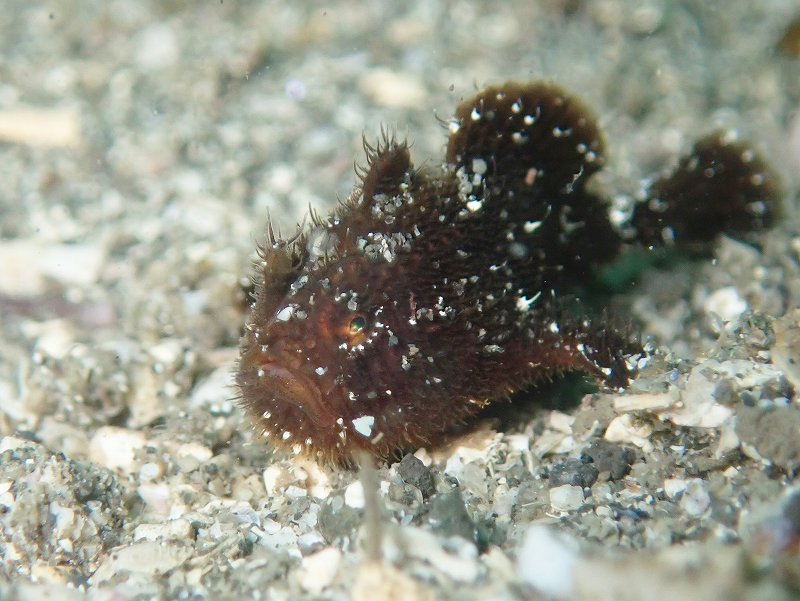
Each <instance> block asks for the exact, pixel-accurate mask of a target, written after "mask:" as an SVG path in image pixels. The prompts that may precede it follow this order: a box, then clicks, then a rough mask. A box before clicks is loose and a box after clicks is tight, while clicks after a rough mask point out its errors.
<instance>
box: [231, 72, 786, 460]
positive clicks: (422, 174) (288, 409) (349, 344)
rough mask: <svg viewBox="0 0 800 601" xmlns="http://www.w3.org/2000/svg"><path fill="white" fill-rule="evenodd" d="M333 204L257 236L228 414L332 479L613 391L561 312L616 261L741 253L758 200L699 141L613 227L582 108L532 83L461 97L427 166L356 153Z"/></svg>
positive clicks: (736, 169) (598, 151)
mask: <svg viewBox="0 0 800 601" xmlns="http://www.w3.org/2000/svg"><path fill="white" fill-rule="evenodd" d="M364 147H365V150H366V154H367V160H366V166H365V167H364V168H362V169H359V170H357V171H358V176H359V179H360V181H359V182H358V184H357V186H356V187H355V189H354V190H353V192H352V194H351V195H350V196H349V198H347V199H346V200H345V201H343V202H341V203H340V205H339V206H338V207H337V208H336V210H335V211H334V212H333V213H332V214H331V215H330V216H328V217H326V218H320V217H319V216H318V215H315V214H313V213H312V215H311V219H310V222H309V224H307V225H306V226H305V227H304V228H301V229H300V231H299V232H298V234H297V235H295V236H294V237H292V238H291V239H288V240H283V239H278V238H276V236H275V234H274V233H273V229H272V227H271V226H268V227H267V242H266V244H265V245H264V246H263V247H262V248H260V249H259V250H260V253H259V259H260V260H259V261H258V264H257V274H256V276H255V293H254V297H255V298H254V304H253V306H252V309H251V312H250V315H249V317H248V319H247V322H246V325H245V331H244V335H243V338H242V342H241V357H240V360H239V366H238V373H237V378H236V379H237V384H238V387H239V390H240V393H241V400H240V402H241V405H242V406H243V407H244V408H245V409H246V410H247V411H248V412H249V414H250V415H251V417H252V419H253V421H254V423H255V425H256V428H257V429H258V430H259V431H260V432H262V433H263V434H264V435H265V436H266V438H267V439H268V441H269V442H270V444H271V445H272V446H273V447H275V448H277V449H279V450H283V451H285V452H289V453H297V454H305V455H308V456H311V457H314V458H316V459H317V460H318V461H320V462H321V463H330V464H350V463H353V462H354V460H355V457H356V454H357V453H360V452H361V451H367V452H368V453H370V454H373V455H375V456H377V457H378V458H381V459H392V458H396V457H399V456H400V455H401V454H402V453H403V452H407V451H413V450H415V449H417V448H419V447H420V446H427V445H436V444H437V443H440V442H441V441H442V440H444V439H445V437H447V436H448V435H449V434H450V433H451V432H452V431H453V430H454V429H455V428H458V427H461V426H463V425H464V424H465V423H468V422H469V420H470V419H472V418H474V417H475V415H476V414H477V413H478V412H479V411H480V410H481V409H482V408H484V407H486V406H487V405H488V404H489V403H492V402H494V401H497V400H499V399H506V398H508V396H509V395H510V394H511V393H514V392H516V391H519V390H521V389H524V388H526V387H529V386H530V385H533V384H536V383H537V382H541V381H543V380H548V379H550V378H552V377H554V376H556V375H558V374H561V373H563V372H568V371H579V372H584V373H586V374H589V375H590V376H592V377H594V378H596V379H597V380H598V381H599V382H600V383H603V384H606V385H609V386H617V387H619V386H624V385H625V384H627V382H628V379H629V377H630V376H631V375H632V374H631V372H630V369H629V367H628V362H627V361H626V359H627V358H629V356H630V354H631V353H634V352H635V351H636V350H637V349H636V348H635V343H633V342H632V341H631V339H630V338H629V337H628V336H626V335H624V334H622V333H620V332H619V331H617V330H615V329H614V328H612V327H610V326H608V325H606V324H604V323H597V322H593V321H590V320H587V319H584V318H577V317H570V314H569V312H568V311H565V310H564V306H563V301H562V299H563V298H564V297H565V295H569V294H571V293H574V292H575V290H576V289H577V287H578V286H579V285H580V284H581V283H586V282H587V281H588V280H590V279H591V278H592V277H593V274H594V273H595V272H596V270H597V269H598V268H599V267H601V266H602V265H604V264H606V263H607V262H609V261H611V260H613V259H615V258H616V257H617V256H618V255H619V254H620V252H621V251H622V249H623V248H624V247H625V246H626V245H630V244H635V245H641V246H643V247H645V248H655V247H659V246H665V245H674V246H678V247H681V246H684V247H689V248H703V247H705V246H708V245H710V244H712V243H713V241H714V239H715V238H716V237H717V236H718V235H719V234H721V233H725V234H728V235H732V236H735V237H739V238H744V239H745V240H751V241H752V240H754V236H755V235H756V233H757V232H759V230H762V229H764V228H766V227H768V226H770V225H771V223H772V222H773V221H774V219H775V213H776V210H775V205H776V201H775V197H776V186H775V181H774V178H773V176H772V175H771V174H770V172H769V171H768V170H767V168H766V167H765V165H764V163H763V162H762V160H761V159H759V158H758V157H757V156H756V154H755V153H754V152H753V151H752V150H751V149H750V148H749V147H747V146H745V145H743V144H741V143H738V142H735V141H733V140H732V138H731V136H728V135H725V134H721V133H715V134H712V135H709V136H708V137H705V138H703V139H701V140H700V141H698V142H697V143H696V145H695V146H694V148H693V149H692V150H691V152H690V153H689V154H688V155H687V156H686V157H684V158H683V159H681V160H680V162H679V164H678V166H677V168H675V169H674V170H673V171H672V172H671V173H665V174H663V175H661V176H659V177H657V178H655V179H654V180H653V182H652V184H651V186H650V187H649V192H648V193H647V195H646V198H643V199H641V201H640V202H638V203H637V204H635V207H634V209H633V211H632V214H631V216H630V219H629V220H628V222H626V223H623V224H621V226H620V225H618V224H615V223H612V220H611V219H610V217H609V202H608V201H607V200H606V199H604V198H602V197H600V196H599V195H597V194H596V193H594V192H592V191H590V190H589V189H587V187H586V183H587V182H588V181H589V179H590V178H591V177H592V175H593V174H595V173H596V172H597V171H598V170H600V169H601V168H602V167H603V164H604V161H605V158H604V142H603V137H602V135H601V133H600V131H599V130H598V127H597V123H596V121H595V119H594V118H593V116H592V115H591V112H590V111H589V110H588V109H587V107H586V106H585V105H584V104H583V103H582V102H580V101H579V100H578V99H576V98H575V97H573V96H572V95H570V94H569V93H567V92H565V91H564V90H562V89H561V88H559V87H557V86H556V85H553V84H550V83H542V82H534V83H506V84H505V85H501V86H496V87H489V88H487V89H485V90H483V91H482V92H480V93H479V94H477V95H476V96H475V97H473V98H470V99H469V100H466V101H463V102H462V103H461V104H459V106H458V107H457V109H456V113H455V116H454V117H453V118H452V120H450V121H449V140H448V144H447V150H446V155H445V160H444V164H443V165H442V166H441V168H437V169H420V168H416V167H414V165H413V164H412V162H411V159H410V153H409V147H408V144H407V143H405V142H401V141H398V140H396V139H395V138H394V137H392V136H390V135H388V134H385V133H384V134H383V136H382V138H381V140H380V141H379V143H378V144H376V145H375V146H371V145H369V144H367V143H365V144H364Z"/></svg>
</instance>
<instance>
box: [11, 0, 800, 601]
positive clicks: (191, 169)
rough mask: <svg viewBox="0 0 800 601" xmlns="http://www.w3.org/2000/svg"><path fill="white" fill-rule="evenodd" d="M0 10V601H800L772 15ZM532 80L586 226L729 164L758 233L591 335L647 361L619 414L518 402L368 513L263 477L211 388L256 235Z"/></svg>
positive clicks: (263, 460) (379, 481) (615, 397)
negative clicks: (674, 170)
mask: <svg viewBox="0 0 800 601" xmlns="http://www.w3.org/2000/svg"><path fill="white" fill-rule="evenodd" d="M5 8H6V10H5V11H3V15H2V16H0V40H2V41H0V45H2V51H3V57H4V61H3V63H2V66H1V67H0V71H1V72H2V78H0V81H1V82H2V83H0V153H2V161H0V180H2V181H3V186H2V188H0V216H1V219H0V233H1V234H2V235H0V557H2V559H1V560H0V598H2V599H6V598H8V599H22V600H25V599H41V598H48V599H54V600H56V599H58V600H61V599H63V600H69V601H72V600H82V599H87V600H96V601H101V600H107V599H132V600H133V599H165V600H166V599H185V598H192V599H231V598H242V599H244V598H248V599H266V598H269V599H309V600H310V599H319V598H325V599H354V600H367V599H368V600H369V601H380V600H383V599H387V600H388V599H399V600H405V599H409V600H410V599H422V600H425V599H492V600H515V599H521V600H522V599H537V598H541V596H542V595H544V596H550V597H552V598H558V599H562V598H563V599H577V600H582V599H601V600H604V599H608V600H616V601H619V600H625V599H653V600H660V599H675V598H683V599H710V598H724V599H742V600H760V599H776V600H779V601H780V600H782V599H792V598H796V596H797V592H798V590H800V556H798V551H797V541H798V540H800V527H798V519H797V515H798V510H797V507H798V503H799V502H798V498H800V482H798V473H799V472H800V447H798V445H800V442H798V441H800V404H799V402H798V399H797V386H798V382H800V376H798V368H797V357H799V356H800V336H798V335H797V332H798V331H800V313H798V310H797V307H798V306H800V227H798V223H799V222H798V218H797V193H796V190H797V184H798V180H797V175H796V174H797V173H800V118H798V116H797V112H796V109H797V106H798V104H800V61H798V59H797V57H796V56H791V55H781V54H778V53H776V52H775V47H776V45H777V44H778V41H779V40H780V39H781V37H782V36H783V34H784V31H785V30H786V27H787V24H788V23H789V22H790V21H791V20H792V19H793V18H795V17H796V16H797V14H796V11H797V7H796V3H794V2H792V1H791V0H766V1H764V2H759V3H751V2H744V1H740V0H736V1H733V2H726V3H713V2H712V3H709V2H701V1H699V0H684V1H681V2H667V1H664V0H646V1H644V2H638V1H637V2H634V1H633V0H597V1H592V2H582V1H580V0H541V1H539V2H522V1H512V2H505V3H496V2H488V1H472V2H471V1H466V0H455V1H453V2H422V1H412V2H408V3H402V4H398V3H389V2H376V3H369V4H367V3H361V4H358V3H352V2H342V1H339V2H336V1H335V2H333V3H328V4H326V5H324V6H317V5H314V4H312V3H304V2H273V1H267V2H214V3H203V4H202V5H201V4H192V5H191V6H189V5H187V6H183V5H182V4H180V3H175V2H156V1H155V0H148V1H144V2H133V1H132V0H111V1H104V2H100V1H99V0H85V1H81V2H78V0H64V1H62V2H59V3H56V4H45V3H41V2H22V1H21V0H9V1H8V2H7V3H6V6H5ZM539 78H545V79H552V80H555V81H557V82H559V83H560V84H561V85H563V86H564V87H566V88H567V89H570V90H572V91H574V92H575V93H576V94H577V95H579V96H580V97H581V98H583V99H584V100H585V101H586V102H587V104H589V105H591V106H593V107H594V108H595V111H596V113H597V115H598V117H599V120H600V122H601V124H602V126H603V129H604V131H605V134H606V139H607V145H608V148H609V157H608V158H609V160H608V167H607V168H606V169H605V170H604V171H605V173H603V174H601V175H600V176H599V177H598V178H597V179H598V181H597V182H594V184H593V185H596V186H598V187H600V188H601V189H603V190H604V191H605V192H606V193H608V194H609V195H611V196H612V197H618V198H626V197H631V196H633V195H635V193H636V191H637V190H638V189H639V187H640V186H641V182H642V180H643V179H644V178H646V177H649V176H652V175H653V174H654V173H657V172H658V171H659V170H661V169H664V168H666V167H669V166H670V165H671V164H673V162H674V159H675V158H676V155H677V154H679V153H680V152H681V151H683V150H685V149H686V148H688V147H689V145H690V144H691V142H692V140H693V139H694V138H695V137H698V136H699V135H701V134H702V133H706V132H708V131H710V130H712V129H714V128H720V127H721V128H733V129H735V130H736V131H737V132H738V133H739V135H740V136H741V137H742V138H746V139H749V140H752V141H753V143H754V146H755V147H756V148H757V149H758V151H759V152H760V153H761V154H763V155H764V157H765V159H766V160H767V161H768V162H769V163H770V164H771V165H772V166H773V168H774V170H775V171H776V173H777V175H778V176H779V178H780V180H781V182H782V196H783V206H784V211H783V216H782V219H781V220H780V223H779V224H778V225H777V227H776V228H775V229H774V230H773V231H771V232H770V233H769V234H768V235H766V236H765V238H764V241H763V248H762V249H756V248H753V247H751V246H747V245H744V244H741V243H738V242H736V241H733V240H730V239H724V240H722V241H721V242H720V244H719V245H718V247H717V249H716V251H715V253H714V255H713V257H709V258H706V259H701V260H695V261H683V262H678V263H676V264H673V265H669V264H658V265H654V266H653V268H652V269H649V270H647V271H645V272H644V273H642V274H641V276H640V277H639V278H638V280H637V281H636V282H633V283H631V285H630V286H628V285H627V284H626V285H625V286H624V294H622V293H620V294H615V295H614V296H613V297H612V298H611V299H610V300H609V303H608V304H609V311H610V312H611V313H612V314H613V313H620V314H622V315H626V316H629V317H630V318H631V319H632V320H634V322H635V323H636V327H637V328H638V329H640V330H641V331H642V334H643V338H644V340H645V343H646V344H647V347H648V349H649V350H650V357H649V359H648V360H646V361H643V362H642V364H641V365H640V372H639V375H638V376H637V378H636V380H635V381H634V382H633V384H632V385H631V387H630V388H629V389H628V390H626V391H623V392H618V391H609V390H599V391H596V392H593V393H589V394H586V395H584V396H582V397H581V396H580V395H578V396H577V397H576V398H573V397H574V396H575V395H572V396H570V394H569V393H568V392H567V391H566V387H565V389H564V390H560V389H558V388H557V387H556V389H555V390H554V391H544V390H542V391H534V393H533V399H534V401H533V404H534V405H535V409H534V410H533V411H530V412H527V413H524V416H522V417H520V418H519V419H518V420H516V421H515V422H514V423H511V424H507V423H506V424H502V427H500V428H498V427H497V426H498V423H497V422H498V420H497V419H496V418H492V417H487V419H486V420H484V421H482V422H481V423H479V424H477V425H476V427H475V428H474V429H472V430H470V431H469V432H467V433H465V434H464V435H463V436H460V437H458V438H456V439H455V440H453V441H452V443H451V444H449V445H448V446H447V447H445V448H431V449H420V450H419V451H417V452H415V453H414V454H413V455H409V456H407V457H405V458H404V459H403V460H402V461H401V462H398V463H396V464H393V465H382V466H378V467H377V470H376V473H375V474H374V478H371V477H366V476H364V475H362V474H359V473H358V472H357V471H348V470H337V469H328V468H321V467H319V466H317V465H316V464H312V463H308V462H305V461H303V460H298V459H292V458H286V457H281V456H277V455H273V454H272V453H271V452H270V450H269V449H268V448H266V447H265V445H264V443H263V442H262V441H261V440H260V439H259V436H258V433H257V432H255V431H253V429H252V427H251V426H250V424H248V421H247V419H246V417H245V415H244V414H243V412H241V411H240V410H239V408H238V407H237V406H236V403H235V390H234V389H233V387H232V385H231V382H232V380H231V373H232V371H233V369H234V364H235V360H236V356H237V344H238V339H239V335H240V332H241V327H242V324H243V321H244V307H243V305H244V298H245V296H244V293H243V289H244V287H245V286H246V283H247V276H248V274H249V269H250V264H251V262H252V260H253V258H254V253H255V248H256V243H257V242H258V241H260V240H262V238H263V236H264V231H263V228H264V225H265V223H266V220H267V214H269V215H270V217H271V218H272V219H273V220H274V221H275V223H276V224H278V225H279V226H280V229H281V231H282V232H283V234H285V235H288V234H290V233H291V232H292V231H294V227H295V224H296V223H298V222H300V221H302V219H303V217H304V215H305V214H306V212H307V209H308V207H309V205H311V206H313V207H314V208H315V209H316V210H318V211H320V212H322V213H324V212H326V211H327V210H329V209H331V208H332V207H333V206H334V205H335V203H336V202H337V199H339V198H343V197H345V196H346V195H347V194H348V193H349V191H350V188H351V186H352V184H353V181H354V174H353V169H352V167H353V162H354V160H355V161H362V160H363V152H362V149H361V141H362V135H365V136H366V138H367V140H374V139H375V138H376V137H377V136H378V135H380V131H381V127H382V126H385V127H388V128H389V129H390V130H392V131H396V132H397V134H398V136H399V137H405V136H408V137H409V138H410V140H411V141H412V142H413V147H412V154H413V156H414V160H415V162H416V163H417V164H433V165H435V164H437V162H438V161H440V160H441V156H442V149H443V145H444V143H445V138H446V135H445V134H446V132H445V131H443V128H442V126H441V124H440V121H439V120H438V119H437V117H438V118H439V119H446V118H447V116H448V115H449V114H450V112H451V111H452V110H453V108H454V106H455V104H456V103H457V102H458V100H459V99H461V98H463V97H465V96H467V95H470V94H472V93H473V91H474V90H475V89H476V87H481V86H483V85H485V84H487V83H499V82H502V81H505V80H509V79H517V80H527V79H539ZM540 392H541V394H542V395H543V397H544V396H545V395H550V397H549V398H550V400H549V401H548V402H547V403H544V402H542V403H538V402H537V401H536V399H538V398H539V397H538V396H537V395H538V394H539V393H540ZM553 397H555V399H556V402H552V401H553ZM522 414H523V411H520V415H522ZM375 498H376V499H377V501H378V516H377V519H366V517H365V508H366V507H367V506H368V505H369V503H367V501H368V500H370V499H375ZM373 517H374V516H373Z"/></svg>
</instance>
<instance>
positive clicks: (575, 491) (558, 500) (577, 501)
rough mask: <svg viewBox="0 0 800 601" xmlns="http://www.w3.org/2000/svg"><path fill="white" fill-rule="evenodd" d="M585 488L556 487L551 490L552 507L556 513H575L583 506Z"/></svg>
mask: <svg viewBox="0 0 800 601" xmlns="http://www.w3.org/2000/svg"><path fill="white" fill-rule="evenodd" d="M583 501H584V497H583V488H582V487H580V486H570V485H569V484H565V485H563V486H556V487H555V488H551V489H550V505H552V506H553V509H555V510H556V511H574V510H576V509H580V508H581V506H582V505H583Z"/></svg>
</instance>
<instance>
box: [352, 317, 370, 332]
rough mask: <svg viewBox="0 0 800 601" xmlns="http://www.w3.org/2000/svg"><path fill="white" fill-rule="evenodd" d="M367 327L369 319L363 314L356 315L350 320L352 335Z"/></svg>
mask: <svg viewBox="0 0 800 601" xmlns="http://www.w3.org/2000/svg"><path fill="white" fill-rule="evenodd" d="M366 328H367V320H366V318H365V317H364V316H363V315H356V316H355V317H354V318H353V319H351V320H350V335H351V336H353V335H357V334H361V333H362V332H363V331H364V330H365V329H366Z"/></svg>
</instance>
